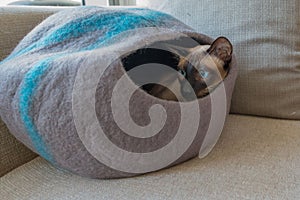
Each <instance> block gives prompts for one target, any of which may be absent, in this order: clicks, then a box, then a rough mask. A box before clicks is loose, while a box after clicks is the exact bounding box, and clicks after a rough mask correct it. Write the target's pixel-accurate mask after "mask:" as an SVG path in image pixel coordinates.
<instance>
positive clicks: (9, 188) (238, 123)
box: [0, 115, 300, 200]
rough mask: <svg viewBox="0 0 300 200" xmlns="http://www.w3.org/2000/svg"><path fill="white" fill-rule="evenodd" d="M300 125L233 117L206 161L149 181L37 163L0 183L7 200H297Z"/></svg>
mask: <svg viewBox="0 0 300 200" xmlns="http://www.w3.org/2000/svg"><path fill="white" fill-rule="evenodd" d="M299 129H300V123H299V121H293V120H275V119H268V118H260V117H249V116H239V115H229V117H228V120H227V122H226V124H225V127H224V131H223V133H222V136H221V138H220V140H219V142H218V144H217V145H216V147H215V148H214V149H213V151H212V152H211V153H210V154H209V155H208V156H207V157H206V158H205V159H198V158H195V159H193V160H190V161H187V162H185V163H183V164H181V165H177V166H176V167H172V168H169V169H166V170H162V171H159V172H155V173H150V174H147V175H143V176H139V177H133V178H127V179H117V180H92V179H87V178H82V177H79V176H76V175H74V174H70V173H67V172H64V171H61V170H58V169H55V168H54V167H52V166H51V165H49V163H48V162H46V161H45V160H44V159H42V158H37V159H35V160H33V161H31V162H29V163H27V164H25V165H23V166H22V167H19V168H17V169H16V170H14V171H12V172H11V173H8V174H7V175H5V176H4V177H2V178H1V179H0V184H1V185H0V188H1V190H0V195H1V197H2V198H3V199H6V200H13V199H18V200H22V199H24V200H25V199H26V200H27V199H31V200H37V199H44V200H46V199H51V200H52V199H65V200H69V199H71V200H75V199H78V200H79V199H80V200H81V199H88V200H94V199H97V200H108V199H122V200H135V199H138V200H140V199H143V200H144V199H145V200H146V199H147V200H150V199H151V200H152V199H155V200H182V199H185V200H196V199H210V200H222V199H238V200H249V199H257V200H265V199H272V200H282V199H289V200H298V199H299V198H300V168H299V167H300V160H299V152H300V146H299V143H300V138H299V132H298V130H299Z"/></svg>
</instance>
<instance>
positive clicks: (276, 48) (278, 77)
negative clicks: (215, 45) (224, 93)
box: [137, 0, 300, 119]
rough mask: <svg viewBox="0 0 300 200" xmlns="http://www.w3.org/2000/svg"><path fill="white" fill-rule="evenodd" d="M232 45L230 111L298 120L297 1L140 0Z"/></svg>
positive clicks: (299, 18) (299, 55)
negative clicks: (233, 78)
mask: <svg viewBox="0 0 300 200" xmlns="http://www.w3.org/2000/svg"><path fill="white" fill-rule="evenodd" d="M137 4H138V6H147V7H149V8H153V9H157V10H160V11H164V12H167V13H169V14H172V15H173V16H175V17H177V18H178V19H180V20H181V21H183V22H184V23H186V24H188V25H190V26H191V27H192V28H194V29H196V30H197V31H199V32H201V33H205V34H207V35H209V36H211V37H218V36H220V35H224V36H226V37H227V38H229V39H230V40H231V41H232V42H233V45H234V50H235V54H236V56H237V62H238V66H239V76H238V79H237V83H236V88H235V92H234V95H233V100H232V106H231V112H233V113H241V114H252V115H260V116H269V117H277V118H289V119H300V37H299V35H300V34H299V33H300V14H299V8H300V1H299V0H288V1H281V0H270V1H261V0H252V1H248V0H226V1H218V0H211V1H204V0H190V1H182V0H172V1H168V0H137Z"/></svg>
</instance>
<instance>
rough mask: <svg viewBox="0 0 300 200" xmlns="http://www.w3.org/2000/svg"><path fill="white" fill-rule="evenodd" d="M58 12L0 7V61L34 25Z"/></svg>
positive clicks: (48, 9) (56, 9)
mask: <svg viewBox="0 0 300 200" xmlns="http://www.w3.org/2000/svg"><path fill="white" fill-rule="evenodd" d="M59 10H61V8H52V7H50V8H38V7H33V8H32V7H22V8H20V7H10V6H9V7H0V24H1V29H0V47H1V49H0V61H1V60H3V59H4V58H5V57H6V56H8V55H9V54H10V53H11V52H12V50H13V49H14V48H15V47H16V46H17V44H18V43H19V42H20V41H21V40H22V39H23V37H24V36H25V35H26V34H27V33H29V32H30V31H31V30H32V29H33V28H34V27H35V26H36V25H38V24H39V23H40V22H42V21H43V20H44V19H46V18H47V17H49V15H51V14H53V13H55V12H57V11H59Z"/></svg>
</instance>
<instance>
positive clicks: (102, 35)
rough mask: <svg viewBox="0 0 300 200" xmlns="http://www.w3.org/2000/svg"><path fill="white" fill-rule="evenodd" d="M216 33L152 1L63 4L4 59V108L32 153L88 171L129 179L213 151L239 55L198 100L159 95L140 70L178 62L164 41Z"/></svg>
mask: <svg viewBox="0 0 300 200" xmlns="http://www.w3.org/2000/svg"><path fill="white" fill-rule="evenodd" d="M189 41H193V42H189ZM212 41H213V40H212V39H211V38H209V37H208V36H205V35H203V34H200V33H196V32H195V31H194V30H193V29H191V28H190V27H188V26H187V25H185V24H183V23H182V22H180V21H178V20H177V19H175V18H173V17H171V16H170V15H167V14H164V13H161V12H157V11H153V10H149V9H141V8H128V9H110V8H100V7H80V8H75V9H67V10H64V11H61V12H58V13H56V14H54V15H52V16H51V17H49V18H48V19H46V20H45V21H44V22H42V23H41V24H40V25H38V26H37V27H36V28H35V29H34V30H32V31H31V32H30V33H29V34H28V35H27V36H26V37H25V38H24V39H23V40H22V41H21V42H20V43H19V45H18V46H17V47H16V48H15V49H14V51H13V52H12V53H11V54H10V55H9V56H8V57H7V58H6V59H5V60H3V61H2V62H1V63H0V86H1V87H0V99H1V101H0V116H1V118H2V120H3V121H4V122H5V123H6V125H7V126H8V128H9V129H10V131H11V133H13V135H14V136H15V137H16V138H17V139H18V140H20V141H21V142H22V143H23V144H25V145H26V146H27V147H29V148H30V149H31V150H32V151H34V152H36V153H37V154H39V155H40V156H42V157H43V158H45V159H46V160H48V161H49V162H51V163H52V164H53V165H55V166H57V167H59V168H62V169H66V170H69V171H72V172H74V173H76V174H79V175H82V176H87V177H92V178H120V177H130V176H134V175H138V174H143V173H147V172H151V171H156V170H160V169H163V168H167V167H170V166H174V165H176V164H179V163H182V162H184V161H186V160H188V159H191V158H193V157H195V156H197V155H199V156H200V157H204V156H205V155H207V154H208V153H209V152H210V150H211V149H212V148H213V146H214V145H215V143H216V142H217V140H218V138H219V136H220V134H221V131H222V128H223V125H224V122H225V119H226V116H227V113H228V111H229V107H230V101H231V96H232V92H233V88H234V83H235V79H236V76H237V67H236V62H235V58H234V57H233V58H232V61H231V63H230V71H229V74H228V75H227V77H226V78H225V80H224V82H223V83H222V84H220V85H219V86H218V87H217V88H216V89H214V90H213V91H212V92H211V93H210V95H208V96H206V97H203V98H200V99H196V100H193V101H189V102H175V101H166V100H162V99H159V98H156V97H154V96H151V95H150V94H148V93H147V92H146V91H145V90H143V88H142V87H140V85H143V83H144V82H143V81H144V78H143V77H142V78H141V76H133V75H132V74H131V72H132V71H134V70H135V72H138V69H139V66H143V65H145V64H147V63H159V64H162V65H164V66H171V67H169V68H170V69H171V68H172V66H174V65H176V63H174V56H173V55H172V54H170V53H168V52H166V51H165V50H163V49H161V46H160V44H162V43H168V42H172V43H175V44H176V45H179V46H185V47H186V46H189V45H195V44H202V45H204V44H211V43H212Z"/></svg>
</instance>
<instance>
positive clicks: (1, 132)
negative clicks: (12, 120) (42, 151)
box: [0, 119, 37, 176]
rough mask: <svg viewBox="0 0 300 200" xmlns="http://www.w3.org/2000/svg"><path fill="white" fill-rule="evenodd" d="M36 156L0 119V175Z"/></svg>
mask: <svg viewBox="0 0 300 200" xmlns="http://www.w3.org/2000/svg"><path fill="white" fill-rule="evenodd" d="M36 156H37V155H36V154H35V153H33V152H32V151H30V150H29V149H28V148H27V147H25V146H24V145H23V144H22V143H20V142H19V141H17V140H16V138H15V137H14V136H13V135H12V134H11V133H10V132H9V131H8V129H7V127H6V126H5V124H4V123H3V122H2V120H1V119H0V158H1V159H0V176H3V175H4V174H6V173H7V172H9V171H11V170H13V169H14V168H16V167H19V166H20V165H22V164H24V163H26V162H28V161H30V160H32V159H33V158H35V157H36Z"/></svg>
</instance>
